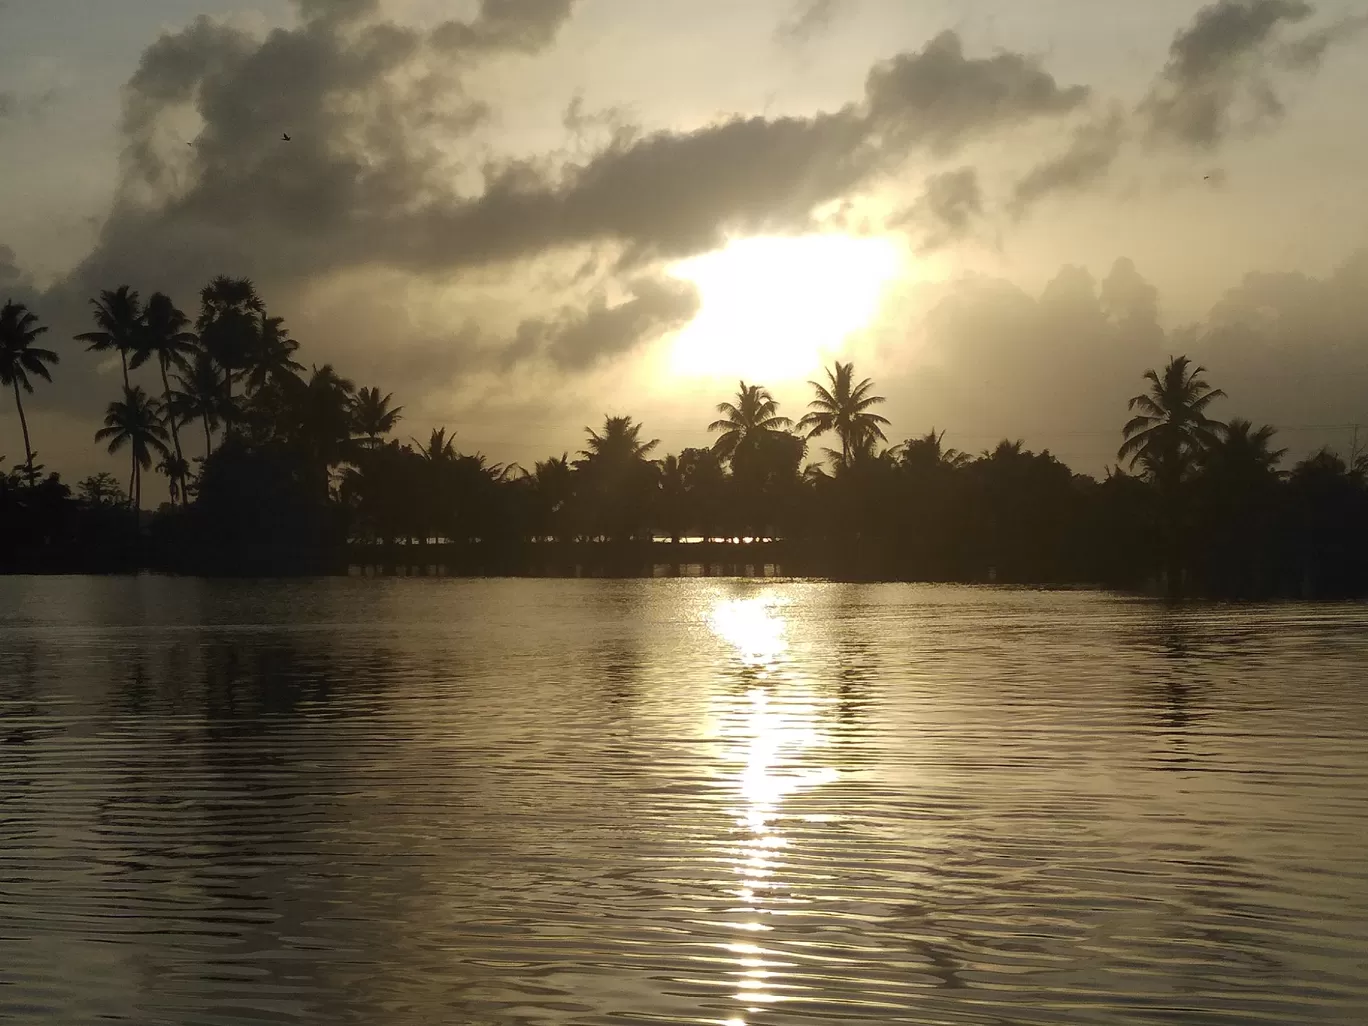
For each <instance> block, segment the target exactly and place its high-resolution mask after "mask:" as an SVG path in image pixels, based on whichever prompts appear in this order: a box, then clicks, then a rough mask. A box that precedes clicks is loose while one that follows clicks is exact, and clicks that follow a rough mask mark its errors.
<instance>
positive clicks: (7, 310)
mask: <svg viewBox="0 0 1368 1026" xmlns="http://www.w3.org/2000/svg"><path fill="white" fill-rule="evenodd" d="M46 332H47V327H46V326H45V325H42V324H39V323H38V318H37V316H36V315H35V314H33V313H32V312H31V311H30V310H29V308H28V307H26V306H25V305H24V304H23V303H15V302H13V301H9V302H6V303H5V305H4V307H0V385H9V386H11V387H12V388H13V389H14V408H15V409H16V410H17V411H18V413H19V427H20V428H21V429H22V430H23V433H24V456H25V461H26V462H25V466H26V467H27V474H28V482H29V486H30V487H33V486H34V484H35V483H36V473H37V472H36V471H35V469H34V466H33V446H32V445H31V444H30V442H29V429H28V418H27V417H26V416H25V415H24V400H23V396H22V395H21V394H20V389H22V390H23V391H24V392H29V393H32V392H33V382H32V381H31V380H30V378H29V375H34V376H35V377H39V378H42V379H43V380H44V381H47V382H51V381H52V372H51V371H49V370H48V365H49V364H51V365H53V366H55V365H56V364H57V362H58V358H57V354H56V353H54V352H53V351H52V350H51V349H41V348H39V347H38V346H35V345H34V344H33V343H34V342H35V341H37V339H38V338H39V336H41V335H43V334H45V333H46Z"/></svg>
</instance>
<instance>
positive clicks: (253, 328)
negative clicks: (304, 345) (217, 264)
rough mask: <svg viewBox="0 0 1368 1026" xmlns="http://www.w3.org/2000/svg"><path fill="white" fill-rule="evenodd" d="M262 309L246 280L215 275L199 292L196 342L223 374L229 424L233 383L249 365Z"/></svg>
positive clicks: (225, 404)
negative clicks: (201, 345)
mask: <svg viewBox="0 0 1368 1026" xmlns="http://www.w3.org/2000/svg"><path fill="white" fill-rule="evenodd" d="M265 309H266V307H265V304H263V303H262V301H261V297H260V296H258V295H257V292H256V286H254V285H253V284H252V282H251V279H250V278H229V277H227V276H225V275H219V276H218V277H217V278H215V279H213V280H212V281H211V282H210V283H209V284H208V285H206V286H205V287H204V288H203V289H201V290H200V315H199V320H198V321H197V322H196V325H195V326H196V329H197V330H198V331H199V336H200V342H201V343H202V344H203V346H204V348H205V349H206V350H207V351H208V353H209V355H210V356H212V357H213V358H214V362H215V363H216V364H218V366H219V368H220V369H221V370H222V371H223V377H222V380H221V381H220V384H221V386H222V388H223V389H224V400H225V402H224V406H223V415H224V416H225V417H227V418H229V420H230V421H231V418H232V412H233V379H234V377H236V376H237V375H238V374H239V373H240V372H242V371H243V370H246V369H247V368H248V367H249V366H250V363H251V358H252V352H253V350H254V348H255V346H256V341H257V339H258V337H259V324H258V321H257V318H258V317H259V316H260V315H261V314H262V313H264V311H265Z"/></svg>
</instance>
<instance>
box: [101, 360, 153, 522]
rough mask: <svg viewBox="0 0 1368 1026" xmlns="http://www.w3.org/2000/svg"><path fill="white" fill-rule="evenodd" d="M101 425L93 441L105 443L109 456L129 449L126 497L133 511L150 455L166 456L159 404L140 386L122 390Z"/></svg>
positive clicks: (138, 501)
mask: <svg viewBox="0 0 1368 1026" xmlns="http://www.w3.org/2000/svg"><path fill="white" fill-rule="evenodd" d="M104 422H105V426H104V427H102V428H100V430H99V431H96V432H95V441H97V442H108V443H109V450H108V451H109V454H110V455H111V456H112V455H113V454H114V453H116V452H118V451H119V450H120V449H122V448H123V447H124V446H128V447H129V450H130V454H131V462H132V475H131V476H130V478H129V483H128V494H129V495H130V496H131V502H132V504H133V509H134V510H135V511H136V510H138V509H141V508H142V472H143V471H144V470H146V469H147V468H148V467H150V466H152V456H153V454H154V453H155V454H156V455H158V456H161V457H166V456H167V455H169V454H170V450H169V449H168V448H167V446H166V428H165V427H163V426H162V417H161V410H160V409H159V404H158V403H157V401H156V400H155V399H152V398H150V397H149V396H148V394H147V393H146V392H144V391H143V390H142V388H141V387H137V386H135V387H133V388H126V389H124V397H123V399H121V400H115V401H114V402H112V403H110V404H109V407H108V409H107V410H106V411H105V419H104Z"/></svg>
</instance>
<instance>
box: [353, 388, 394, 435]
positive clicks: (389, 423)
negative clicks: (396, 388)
mask: <svg viewBox="0 0 1368 1026" xmlns="http://www.w3.org/2000/svg"><path fill="white" fill-rule="evenodd" d="M393 401H394V394H393V393H386V394H385V395H381V394H380V389H378V388H362V389H358V390H357V393H356V399H355V400H354V401H353V403H352V416H353V417H354V418H355V420H356V430H357V432H358V433H359V434H361V435H363V436H365V438H366V441H367V442H368V443H369V445H370V447H371V448H375V447H376V446H378V445H379V444H380V436H381V435H387V434H389V433H390V432H391V431H393V430H394V428H395V426H396V425H397V424H398V423H399V421H400V420H402V419H403V418H402V417H401V416H400V414H402V413H403V411H404V408H403V407H402V406H393V405H391V404H392V403H393Z"/></svg>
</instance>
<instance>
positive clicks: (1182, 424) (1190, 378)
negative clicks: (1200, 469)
mask: <svg viewBox="0 0 1368 1026" xmlns="http://www.w3.org/2000/svg"><path fill="white" fill-rule="evenodd" d="M1190 365H1191V361H1189V360H1188V358H1187V357H1186V356H1176V357H1173V358H1172V359H1170V360H1169V362H1168V364H1167V366H1165V367H1164V371H1163V374H1162V375H1161V374H1159V373H1158V372H1156V371H1155V370H1153V369H1152V368H1151V369H1150V370H1147V371H1145V380H1146V381H1148V382H1149V383H1150V387H1149V391H1148V392H1144V393H1141V394H1140V395H1137V396H1134V397H1132V398H1131V400H1130V402H1129V403H1128V404H1127V408H1128V409H1131V410H1138V411H1139V412H1138V413H1137V414H1136V415H1135V416H1134V417H1132V418H1131V419H1130V420H1129V421H1127V422H1126V426H1125V427H1124V428H1123V429H1122V434H1123V435H1124V436H1125V441H1124V442H1122V443H1121V448H1120V449H1118V450H1117V453H1116V456H1117V458H1118V459H1123V460H1125V459H1128V460H1130V464H1131V466H1132V467H1134V466H1135V465H1136V464H1137V463H1138V464H1140V465H1141V466H1142V467H1143V468H1144V469H1145V471H1146V472H1147V473H1148V474H1149V475H1150V476H1151V477H1152V478H1153V479H1154V481H1155V483H1156V484H1158V485H1159V488H1160V490H1161V491H1164V492H1166V493H1172V492H1173V490H1174V489H1175V488H1176V487H1177V485H1178V482H1179V481H1180V480H1181V479H1182V477H1183V475H1184V474H1185V473H1186V472H1187V470H1188V469H1189V468H1190V467H1191V466H1192V464H1193V462H1194V461H1195V460H1196V459H1198V458H1199V457H1200V455H1201V453H1202V452H1203V451H1204V450H1206V449H1207V448H1208V447H1210V446H1211V445H1213V444H1215V443H1216V442H1217V441H1218V440H1219V439H1220V437H1221V432H1222V430H1223V427H1224V425H1222V424H1221V422H1220V421H1218V420H1212V419H1211V418H1210V417H1208V416H1207V415H1206V409H1207V407H1208V406H1210V405H1211V404H1212V403H1213V402H1215V401H1216V400H1217V399H1223V398H1225V393H1224V392H1222V391H1221V390H1220V389H1219V388H1212V387H1211V386H1210V385H1209V384H1207V382H1206V380H1205V379H1203V378H1202V377H1201V375H1202V374H1204V373H1206V368H1205V367H1193V368H1192V369H1191V370H1189V367H1190Z"/></svg>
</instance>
